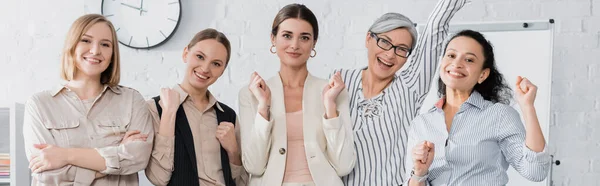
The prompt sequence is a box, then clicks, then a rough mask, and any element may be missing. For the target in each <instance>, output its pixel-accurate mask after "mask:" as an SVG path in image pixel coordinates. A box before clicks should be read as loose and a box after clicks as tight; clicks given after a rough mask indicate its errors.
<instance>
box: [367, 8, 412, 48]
mask: <svg viewBox="0 0 600 186" xmlns="http://www.w3.org/2000/svg"><path fill="white" fill-rule="evenodd" d="M398 28H405V29H407V30H408V32H410V35H411V36H412V39H413V41H412V46H411V49H413V48H415V45H416V43H417V37H418V34H417V29H416V28H415V24H414V23H413V22H412V21H411V20H410V19H409V18H408V17H406V16H404V15H402V14H399V13H394V12H390V13H386V14H383V15H382V16H381V17H379V18H377V20H375V22H374V23H373V24H372V25H371V27H370V28H369V32H371V33H375V34H380V33H384V32H389V31H392V30H394V29H398Z"/></svg>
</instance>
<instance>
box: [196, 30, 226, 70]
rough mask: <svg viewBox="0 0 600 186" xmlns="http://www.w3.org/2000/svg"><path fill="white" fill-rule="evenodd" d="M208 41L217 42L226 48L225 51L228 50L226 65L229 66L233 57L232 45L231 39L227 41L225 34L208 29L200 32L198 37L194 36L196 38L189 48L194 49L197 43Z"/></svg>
mask: <svg viewBox="0 0 600 186" xmlns="http://www.w3.org/2000/svg"><path fill="white" fill-rule="evenodd" d="M207 39H214V40H217V41H218V42H219V43H221V44H223V46H225V49H227V61H225V65H227V64H229V59H230V57H231V44H230V43H229V39H227V37H226V36H225V34H223V33H222V32H219V31H217V30H215V29H212V28H207V29H204V30H202V31H200V32H198V33H197V34H196V35H194V38H192V40H191V41H190V43H189V44H188V46H187V48H192V47H193V46H194V45H195V44H196V43H198V42H200V41H203V40H207Z"/></svg>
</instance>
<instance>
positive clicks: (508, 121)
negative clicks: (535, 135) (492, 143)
mask: <svg viewBox="0 0 600 186" xmlns="http://www.w3.org/2000/svg"><path fill="white" fill-rule="evenodd" d="M503 112H504V113H503V116H504V117H500V118H501V120H500V121H499V122H498V124H499V125H498V126H497V131H498V133H497V134H498V140H499V143H500V149H502V153H503V154H504V155H505V156H506V161H507V162H509V163H510V165H511V166H512V167H514V168H515V170H516V171H517V172H519V174H521V176H523V177H525V178H527V179H528V180H531V181H535V182H540V181H543V180H544V179H546V176H548V171H549V170H550V165H551V157H550V155H549V154H548V153H547V152H546V149H545V148H544V150H543V151H541V152H534V151H533V150H531V149H529V148H528V147H527V146H526V145H525V127H524V126H523V123H522V122H521V118H520V116H519V113H518V112H517V111H516V110H515V109H513V108H512V107H507V109H505V110H504V111H503Z"/></svg>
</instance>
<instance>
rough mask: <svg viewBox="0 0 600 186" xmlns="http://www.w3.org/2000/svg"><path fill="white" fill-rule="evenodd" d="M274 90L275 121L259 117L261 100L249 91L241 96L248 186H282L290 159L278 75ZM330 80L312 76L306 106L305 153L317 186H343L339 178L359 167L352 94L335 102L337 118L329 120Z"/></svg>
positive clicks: (343, 94)
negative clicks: (327, 96)
mask: <svg viewBox="0 0 600 186" xmlns="http://www.w3.org/2000/svg"><path fill="white" fill-rule="evenodd" d="M266 83H267V85H268V86H269V88H270V89H271V110H270V112H271V118H270V119H271V121H267V120H265V119H264V118H263V117H262V116H261V115H260V114H258V112H257V110H256V108H257V106H258V100H256V98H254V96H253V95H252V93H251V92H250V90H248V88H247V86H245V87H244V88H242V89H241V90H240V93H239V102H240V122H239V124H240V131H241V138H242V141H241V143H242V163H243V165H244V168H246V170H247V171H248V173H250V174H251V178H250V181H249V185H261V186H262V185H266V186H271V185H281V184H282V182H283V175H284V172H285V162H286V157H287V153H286V152H287V130H286V112H285V103H284V96H283V84H282V83H281V78H280V76H279V75H277V76H275V77H273V78H271V79H269V80H268V81H266ZM327 83H328V81H327V80H324V79H320V78H317V77H314V76H312V75H310V74H309V75H308V77H306V81H305V83H304V92H303V96H302V97H303V100H302V112H303V120H304V123H303V130H304V147H305V152H306V160H307V162H308V168H309V170H310V173H311V175H312V178H313V181H314V183H315V184H316V185H317V186H335V185H343V183H342V180H341V178H340V177H341V176H345V175H347V174H349V173H350V172H351V171H352V170H353V169H354V164H355V163H356V153H355V150H354V137H353V133H352V125H351V121H350V112H349V105H348V92H347V91H346V90H345V89H344V90H342V91H341V93H340V95H339V96H338V97H337V99H336V104H337V109H338V112H339V116H338V117H337V118H331V119H325V117H324V116H325V106H324V105H323V101H322V100H323V99H322V98H321V97H322V95H321V93H322V92H323V88H324V87H325V85H326V84H327Z"/></svg>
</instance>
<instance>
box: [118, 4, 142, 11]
mask: <svg viewBox="0 0 600 186" xmlns="http://www.w3.org/2000/svg"><path fill="white" fill-rule="evenodd" d="M121 5H124V6H126V7H129V8H133V9H136V10H139V11H140V12H142V11H143V12H148V11H146V10H142V9H141V8H138V7H135V6H131V5H128V4H125V3H121Z"/></svg>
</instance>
